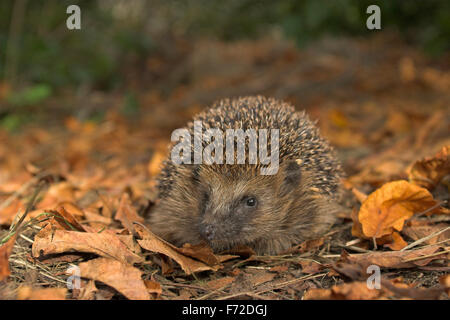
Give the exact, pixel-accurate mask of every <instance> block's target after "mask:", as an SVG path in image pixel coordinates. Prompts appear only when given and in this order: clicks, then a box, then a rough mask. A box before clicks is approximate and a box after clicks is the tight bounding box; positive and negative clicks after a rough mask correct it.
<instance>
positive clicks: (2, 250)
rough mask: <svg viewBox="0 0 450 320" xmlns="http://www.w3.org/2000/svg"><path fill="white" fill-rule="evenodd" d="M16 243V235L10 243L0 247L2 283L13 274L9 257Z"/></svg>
mask: <svg viewBox="0 0 450 320" xmlns="http://www.w3.org/2000/svg"><path fill="white" fill-rule="evenodd" d="M15 242H16V234H14V235H13V236H12V237H11V238H9V240H8V241H6V242H5V243H4V244H2V245H1V246H0V281H3V280H4V279H6V278H8V277H9V275H10V274H11V270H10V269H9V257H10V255H11V252H12V250H13V247H14V243H15Z"/></svg>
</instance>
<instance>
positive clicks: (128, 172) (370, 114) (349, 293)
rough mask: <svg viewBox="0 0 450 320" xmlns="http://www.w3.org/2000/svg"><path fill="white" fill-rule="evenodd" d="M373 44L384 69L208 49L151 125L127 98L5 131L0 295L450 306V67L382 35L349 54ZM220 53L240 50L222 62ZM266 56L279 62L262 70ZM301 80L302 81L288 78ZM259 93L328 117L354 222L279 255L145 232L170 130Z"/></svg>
mask: <svg viewBox="0 0 450 320" xmlns="http://www.w3.org/2000/svg"><path fill="white" fill-rule="evenodd" d="M371 41H377V46H376V47H377V48H380V49H377V50H380V52H379V53H380V54H383V55H384V57H385V58H384V59H383V61H382V62H380V63H378V64H377V67H376V69H374V68H375V67H370V66H369V67H367V68H362V67H359V65H358V63H360V62H359V61H360V60H359V59H352V58H350V57H348V56H346V55H345V54H343V53H340V52H339V51H333V52H328V53H327V52H322V51H320V50H318V49H317V48H314V47H313V48H312V49H310V50H307V51H301V50H300V49H297V48H295V47H294V46H293V45H292V44H290V43H287V42H282V41H281V42H280V40H277V41H274V40H273V39H264V38H263V39H261V40H259V41H255V42H252V43H249V42H245V43H241V44H239V43H220V42H214V41H213V42H212V43H209V44H208V45H207V46H202V45H201V44H199V46H198V47H197V48H196V51H192V52H191V53H190V54H191V55H192V56H191V58H189V59H187V58H186V61H184V62H183V63H186V68H187V70H191V69H193V68H195V70H197V72H196V74H197V76H196V80H195V81H192V83H189V84H185V83H184V84H180V88H178V90H174V91H173V93H172V94H171V95H168V96H167V95H166V97H165V98H162V97H163V95H162V94H161V93H159V92H157V91H155V89H148V88H140V89H141V90H142V92H141V93H139V96H140V100H141V101H142V105H143V108H149V110H150V111H149V112H145V113H143V116H142V117H141V119H134V120H133V122H130V121H129V120H128V119H126V118H124V116H123V115H121V114H119V113H118V112H116V110H118V109H119V107H120V105H119V104H118V103H117V102H115V101H119V100H120V99H118V97H117V96H114V95H113V94H111V97H105V96H97V97H95V99H97V100H98V99H104V100H105V101H112V103H111V105H112V107H111V109H110V110H108V111H107V112H105V118H104V120H103V121H101V122H98V123H94V122H90V121H80V120H78V119H77V118H75V117H72V116H70V117H66V116H65V115H61V116H60V118H61V119H64V120H63V121H61V123H62V125H59V126H56V127H54V128H53V127H52V128H46V127H44V126H42V127H39V126H37V127H33V128H29V129H25V130H24V131H23V132H21V133H19V134H18V135H11V134H9V133H7V132H4V131H1V130H0V140H1V142H2V144H1V145H0V225H1V228H0V297H1V298H5V299H16V298H18V299H83V300H84V299H115V298H128V299H236V298H246V299H448V298H449V297H448V292H449V276H448V271H449V255H450V247H449V236H450V235H449V230H448V227H449V222H450V218H449V209H448V198H449V197H448V195H449V190H450V183H449V181H450V179H449V171H450V170H449V152H448V150H449V146H450V139H449V137H448V124H449V122H448V121H449V120H448V102H449V101H450V96H449V92H450V90H448V88H447V90H443V88H446V87H445V86H446V85H447V83H444V82H442V81H441V80H440V79H441V78H442V77H439V76H437V75H440V74H441V73H445V74H446V75H448V74H449V71H445V70H444V71H438V70H435V69H433V65H432V64H431V63H430V62H429V61H428V60H427V59H425V58H424V57H421V56H420V54H419V53H417V52H416V51H415V50H414V49H411V48H409V47H407V46H406V45H402V44H398V46H399V50H397V51H395V52H393V51H392V50H383V48H386V47H389V48H390V47H391V46H392V42H389V41H387V40H386V41H384V40H383V38H379V39H372V40H366V41H362V40H361V41H360V40H352V41H350V42H348V43H347V44H346V45H347V46H351V47H352V48H353V49H354V50H353V51H354V52H357V53H358V54H359V55H361V56H364V55H367V53H368V52H371V50H373V48H374V46H372V45H370V43H371ZM239 45H241V46H246V47H248V48H252V49H253V50H247V51H246V55H249V57H248V58H249V62H248V63H249V66H248V68H242V64H241V59H242V57H241V56H240V55H241V53H242V50H235V49H236V47H235V46H239ZM211 46H215V47H217V48H221V50H218V52H227V53H226V54H224V55H223V56H220V57H217V56H211V53H210V48H211ZM274 48H276V49H277V50H273V49H274ZM222 49H223V50H222ZM237 52H239V55H238V54H237ZM387 52H389V53H387ZM299 54H301V56H302V61H308V63H309V64H310V65H311V66H320V68H316V69H317V74H316V72H310V71H305V70H303V69H302V68H300V67H298V65H299V64H298V63H297V62H298V55H299ZM196 55H199V56H205V55H206V56H208V57H210V58H211V59H212V60H211V61H216V64H217V65H218V66H220V65H227V66H233V65H234V66H235V68H230V67H226V68H223V70H222V69H221V68H219V67H218V68H215V69H214V74H211V71H210V70H209V69H204V70H203V69H199V68H198V66H196V65H191V64H190V62H189V61H196V59H192V57H195V56H196ZM253 55H258V57H259V58H258V59H253V58H252V57H253ZM261 55H263V56H265V57H266V58H267V59H269V60H270V61H276V62H277V63H276V64H273V66H272V64H271V65H267V66H262V65H261V64H258V63H256V62H251V61H259V60H261V59H260V58H261ZM333 55H334V57H335V58H336V59H335V60H333V61H335V63H336V64H339V67H340V68H342V69H349V68H354V70H357V71H355V75H354V77H355V78H354V86H355V88H357V89H356V90H354V91H352V92H349V93H348V94H347V95H342V94H341V92H342V91H344V92H347V91H348V90H347V91H346V87H345V85H346V84H345V81H341V80H339V78H338V79H337V80H336V79H333V78H330V79H327V78H326V77H327V75H326V74H323V73H322V72H320V71H319V70H321V69H324V68H325V69H326V68H331V69H330V70H331V71H332V69H333V66H331V65H330V66H328V65H324V64H323V61H325V60H324V59H325V58H324V57H325V56H327V57H328V58H329V57H331V56H333ZM286 56H289V57H290V58H289V59H287V58H286ZM370 56H373V53H372V52H371V55H370ZM150 58H151V57H149V59H150ZM217 59H222V60H217ZM252 59H253V60H252ZM269 60H268V61H269ZM218 61H226V62H227V63H226V64H223V62H222V64H221V63H220V62H218ZM411 66H413V67H411ZM189 68H191V69H189ZM293 68H294V69H293ZM230 70H233V72H231V74H230ZM249 70H253V71H250V72H249ZM292 70H295V76H294V73H292V72H293V71H292ZM333 70H334V69H333ZM380 70H382V72H381V73H380V72H379V71H380ZM411 70H414V76H411V74H412V73H411ZM288 71H289V74H292V75H293V76H292V77H287V78H285V77H278V76H276V75H278V74H282V73H283V72H284V73H285V74H288ZM255 75H257V77H255ZM386 75H389V77H387V76H386ZM214 77H215V78H216V79H217V81H211V79H213V78H214ZM324 77H325V78H324ZM169 78H170V77H169ZM169 78H167V79H165V78H164V77H163V78H162V79H161V80H160V81H161V83H160V87H161V88H162V87H164V85H165V82H164V81H168V82H170V83H172V86H173V79H169ZM255 79H258V81H256V80H255ZM324 79H325V80H324ZM316 80H320V82H321V83H329V84H333V85H330V86H326V85H324V86H323V87H321V90H322V91H321V92H322V93H321V94H317V92H315V91H314V90H307V89H305V87H303V85H302V84H303V83H307V82H308V81H316ZM418 83H420V86H418V85H417V84H418ZM205 84H208V86H207V87H208V90H207V91H205ZM224 84H226V85H225V86H224ZM269 84H270V85H269ZM386 86H389V87H390V88H392V90H390V91H389V92H387V91H386V90H384V89H383V88H386ZM182 87H183V88H184V89H183V88H182ZM294 88H295V89H294ZM412 88H414V89H412ZM418 88H419V89H418ZM175 89H176V88H175ZM182 89H183V90H182ZM319 91H320V90H319ZM356 91H358V92H359V93H357V95H356ZM411 92H413V93H411ZM244 93H245V94H252V93H255V94H256V93H258V94H265V95H273V94H276V95H278V97H280V98H282V99H287V100H289V101H290V102H292V103H294V104H295V105H297V106H301V107H303V108H305V109H307V111H308V112H309V113H310V114H311V117H312V118H316V119H319V126H320V129H321V131H322V133H323V134H324V135H325V136H326V137H327V138H329V139H330V141H331V143H332V144H333V145H335V146H336V147H337V150H338V152H339V155H340V157H341V158H342V160H343V164H344V169H345V171H346V172H347V173H348V177H347V178H346V179H345V180H344V181H343V184H344V186H345V187H346V190H345V192H344V195H343V200H342V206H343V208H344V211H343V212H342V214H340V215H339V223H338V224H336V225H335V226H334V227H333V229H332V230H330V232H329V233H328V234H326V235H325V236H324V237H322V238H320V239H312V240H308V241H305V242H303V243H299V244H297V245H296V246H294V247H293V248H291V249H290V250H288V251H287V252H286V253H284V254H281V255H279V256H257V255H255V253H254V252H252V251H251V250H249V248H244V247H241V248H235V249H234V250H232V251H230V252H223V253H213V252H212V250H211V249H210V248H209V247H208V246H207V245H205V244H200V245H197V244H196V245H193V244H186V245H184V246H183V247H181V248H178V247H176V246H173V245H172V244H170V243H167V242H166V241H164V240H163V239H160V238H158V237H157V236H156V235H154V234H152V233H151V232H150V231H149V230H148V229H147V228H145V227H144V226H143V223H144V221H145V217H146V216H148V215H149V214H151V209H152V206H153V204H154V203H155V201H158V200H157V199H156V196H155V195H156V190H155V185H156V184H155V176H156V175H157V174H158V172H159V170H160V166H161V161H162V160H163V159H164V156H165V155H166V154H167V149H166V145H167V142H168V137H169V136H170V132H171V130H173V128H176V127H180V126H182V125H183V124H184V123H185V122H186V121H187V120H188V119H189V118H190V117H191V116H192V115H193V114H194V113H196V112H198V111H199V110H200V109H201V106H204V105H207V104H209V103H211V102H212V101H213V100H215V99H216V98H219V97H222V96H234V95H239V94H244ZM324 93H325V94H324ZM361 96H362V97H366V98H365V99H362V100H361V99H360V97H361ZM424 96H426V97H427V98H426V99H424V98H423V97H424ZM324 97H326V99H325V98H324ZM85 99H86V101H85V103H86V104H90V103H92V101H91V100H90V99H91V97H86V98H85ZM92 99H94V98H92ZM391 106H395V110H396V111H392V108H390V107H391ZM43 168H44V169H45V171H44V170H43ZM42 177H46V178H45V179H46V184H45V187H42V186H41V185H40V184H39V181H41V180H42ZM35 192H36V193H37V196H36V198H35V199H34V197H33V193H35ZM27 208H28V210H27ZM25 212H26V214H24V213H25ZM351 212H352V214H350V213H351ZM18 222H19V223H18ZM18 226H19V227H20V228H18ZM371 264H375V265H378V266H379V267H380V268H381V274H382V281H381V284H382V289H381V290H370V289H369V288H368V287H367V285H366V282H365V281H366V279H367V276H368V274H367V273H366V272H365V268H366V267H367V265H371ZM73 266H76V267H78V268H80V270H81V276H82V279H81V288H79V289H73V290H68V289H67V287H66V280H67V279H68V277H69V275H68V274H67V272H66V271H67V270H68V269H70V268H71V267H73Z"/></svg>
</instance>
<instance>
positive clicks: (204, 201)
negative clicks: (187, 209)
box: [203, 191, 209, 203]
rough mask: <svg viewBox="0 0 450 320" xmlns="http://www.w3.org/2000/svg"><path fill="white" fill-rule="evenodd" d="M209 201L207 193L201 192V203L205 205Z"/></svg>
mask: <svg viewBox="0 0 450 320" xmlns="http://www.w3.org/2000/svg"><path fill="white" fill-rule="evenodd" d="M208 201H209V192H208V191H205V192H203V203H207V202H208Z"/></svg>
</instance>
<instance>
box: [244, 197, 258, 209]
mask: <svg viewBox="0 0 450 320" xmlns="http://www.w3.org/2000/svg"><path fill="white" fill-rule="evenodd" d="M256 204H257V201H256V198H255V197H248V198H246V201H245V205H246V206H247V207H255V206H256Z"/></svg>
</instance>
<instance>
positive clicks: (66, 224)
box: [50, 206, 86, 231]
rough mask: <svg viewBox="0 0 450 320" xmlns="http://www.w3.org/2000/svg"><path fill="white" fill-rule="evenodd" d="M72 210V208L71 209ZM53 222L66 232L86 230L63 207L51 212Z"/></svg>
mask: <svg viewBox="0 0 450 320" xmlns="http://www.w3.org/2000/svg"><path fill="white" fill-rule="evenodd" d="M72 208H73V207H72ZM50 213H53V214H54V218H55V220H56V221H57V222H58V223H59V224H60V225H61V226H62V227H63V228H64V229H66V230H73V231H86V229H85V228H84V227H83V226H82V225H81V224H79V223H78V221H77V220H76V219H75V217H74V216H73V215H72V214H70V213H69V212H68V211H66V209H65V208H64V206H59V207H58V208H57V209H56V210H51V211H50Z"/></svg>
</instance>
